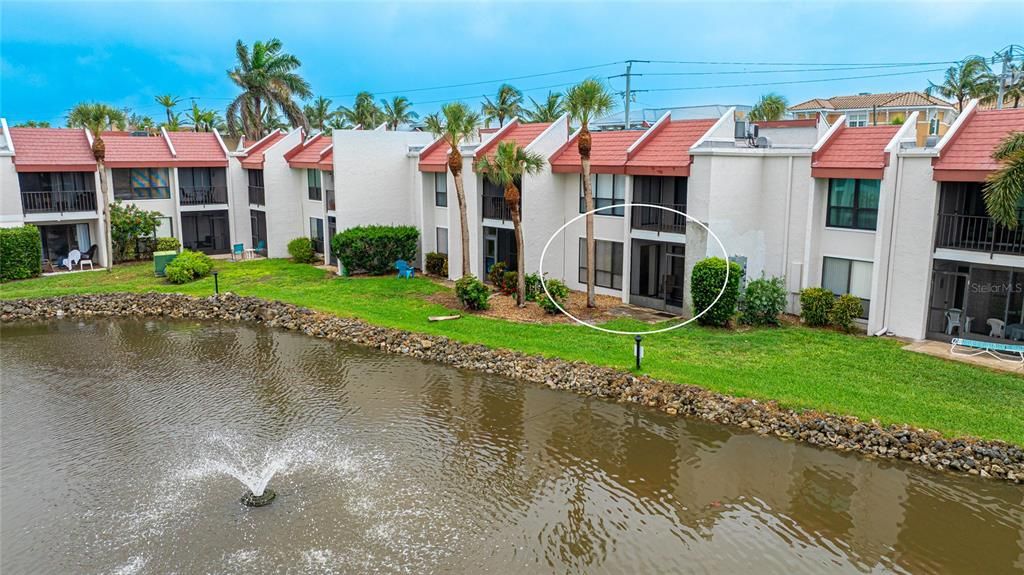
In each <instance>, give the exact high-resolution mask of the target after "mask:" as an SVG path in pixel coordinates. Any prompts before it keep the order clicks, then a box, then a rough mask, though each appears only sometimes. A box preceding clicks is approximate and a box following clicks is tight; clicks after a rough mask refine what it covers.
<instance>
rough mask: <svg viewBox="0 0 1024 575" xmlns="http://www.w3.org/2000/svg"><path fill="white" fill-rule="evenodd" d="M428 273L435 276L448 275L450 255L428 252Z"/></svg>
mask: <svg viewBox="0 0 1024 575" xmlns="http://www.w3.org/2000/svg"><path fill="white" fill-rule="evenodd" d="M427 273H428V274H430V275H435V276H442V277H448V255H447V254H442V253H438V252H430V253H428V254H427Z"/></svg>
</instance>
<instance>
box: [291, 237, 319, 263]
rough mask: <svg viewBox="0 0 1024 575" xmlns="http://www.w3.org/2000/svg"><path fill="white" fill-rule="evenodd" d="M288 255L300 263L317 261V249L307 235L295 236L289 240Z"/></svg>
mask: <svg viewBox="0 0 1024 575" xmlns="http://www.w3.org/2000/svg"><path fill="white" fill-rule="evenodd" d="M288 255H290V256H292V260H294V261H295V263H298V264H311V263H313V262H314V261H316V250H315V249H313V240H311V239H309V238H307V237H300V238H295V239H294V240H292V241H290V242H288Z"/></svg>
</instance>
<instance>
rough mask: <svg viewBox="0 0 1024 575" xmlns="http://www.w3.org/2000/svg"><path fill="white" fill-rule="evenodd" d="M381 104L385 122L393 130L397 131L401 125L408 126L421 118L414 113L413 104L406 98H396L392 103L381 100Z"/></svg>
mask: <svg viewBox="0 0 1024 575" xmlns="http://www.w3.org/2000/svg"><path fill="white" fill-rule="evenodd" d="M380 104H381V107H382V110H383V113H384V121H385V122H387V123H388V127H389V128H391V129H392V130H397V129H398V126H399V125H401V124H408V123H409V122H411V121H412V120H414V119H416V118H419V117H420V116H419V114H417V113H416V112H413V111H412V103H410V102H409V99H408V98H406V97H405V96H395V97H394V98H392V99H391V101H390V102H389V101H387V100H381V101H380Z"/></svg>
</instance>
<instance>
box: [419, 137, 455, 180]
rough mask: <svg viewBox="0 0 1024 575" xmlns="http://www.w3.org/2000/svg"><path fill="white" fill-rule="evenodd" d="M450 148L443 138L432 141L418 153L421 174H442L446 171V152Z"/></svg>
mask: <svg viewBox="0 0 1024 575" xmlns="http://www.w3.org/2000/svg"><path fill="white" fill-rule="evenodd" d="M450 149H451V147H450V146H449V145H448V142H445V141H444V138H438V139H436V140H434V141H433V142H432V143H431V144H430V145H428V146H427V147H426V148H423V149H422V150H421V151H420V162H419V168H420V171H421V172H443V171H445V170H447V169H448V151H449V150H450Z"/></svg>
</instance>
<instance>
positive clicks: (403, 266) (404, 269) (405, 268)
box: [395, 260, 416, 278]
mask: <svg viewBox="0 0 1024 575" xmlns="http://www.w3.org/2000/svg"><path fill="white" fill-rule="evenodd" d="M395 269H397V270H398V277H399V278H411V277H413V276H414V275H415V274H416V270H414V269H413V267H412V266H411V265H409V262H407V261H405V260H398V261H397V262H395Z"/></svg>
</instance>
